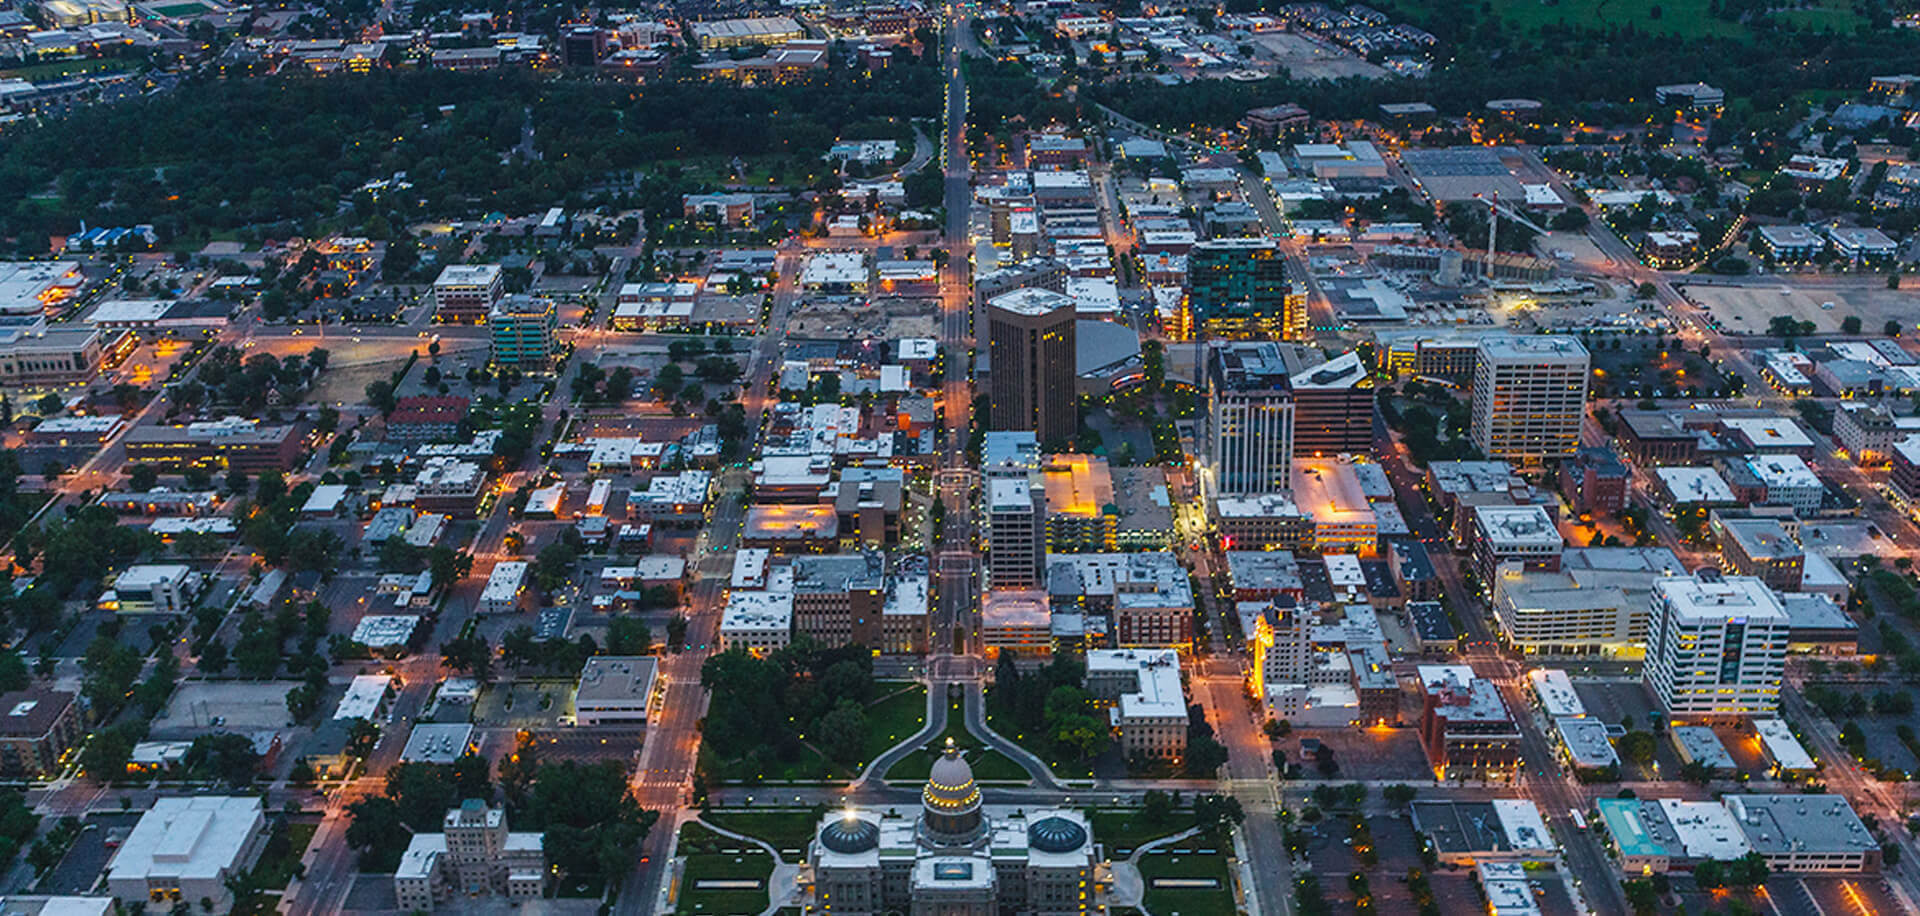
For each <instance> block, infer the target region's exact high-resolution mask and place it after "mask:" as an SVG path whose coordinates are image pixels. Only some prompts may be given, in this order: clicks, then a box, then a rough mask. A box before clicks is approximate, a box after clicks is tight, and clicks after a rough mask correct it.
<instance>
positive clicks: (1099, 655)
mask: <svg viewBox="0 0 1920 916" xmlns="http://www.w3.org/2000/svg"><path fill="white" fill-rule="evenodd" d="M1115 670H1126V671H1131V672H1133V673H1134V676H1135V678H1136V681H1137V686H1136V689H1135V690H1134V691H1132V692H1130V693H1124V694H1121V696H1120V704H1119V711H1120V717H1121V719H1122V720H1125V719H1134V718H1185V717H1186V715H1187V699H1186V695H1185V694H1184V693H1182V692H1181V688H1180V655H1179V653H1177V652H1175V651H1173V650H1172V649H1095V650H1092V651H1090V652H1088V653H1087V672H1088V673H1089V674H1092V673H1094V672H1099V671H1115Z"/></svg>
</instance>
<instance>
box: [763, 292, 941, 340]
mask: <svg viewBox="0 0 1920 916" xmlns="http://www.w3.org/2000/svg"><path fill="white" fill-rule="evenodd" d="M934 305H935V303H934V301H933V300H931V299H892V300H881V301H876V302H874V303H872V304H870V305H869V304H866V303H865V302H864V301H862V300H858V299H856V300H854V301H853V302H850V303H845V304H841V303H829V302H824V301H816V302H809V303H807V304H805V305H800V306H796V307H795V308H794V311H793V315H792V317H790V318H788V319H787V336H788V337H795V338H814V339H817V340H851V339H853V338H856V337H858V338H874V339H876V340H898V339H900V338H902V337H933V336H935V330H936V329H935V325H934Z"/></svg>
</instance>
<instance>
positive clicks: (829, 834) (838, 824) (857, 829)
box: [820, 813, 880, 854]
mask: <svg viewBox="0 0 1920 916" xmlns="http://www.w3.org/2000/svg"><path fill="white" fill-rule="evenodd" d="M820 845H822V846H825V847H827V848H828V849H831V850H833V851H834V852H838V853H846V854H850V853H858V852H866V851H868V850H870V849H873V848H875V847H877V846H879V845H880V826H879V825H878V824H875V823H874V822H872V821H869V820H862V819H861V818H858V817H855V816H854V815H853V814H851V813H849V814H848V815H847V816H846V817H843V818H840V819H839V820H836V821H834V822H833V823H831V824H828V825H827V826H825V827H822V828H820Z"/></svg>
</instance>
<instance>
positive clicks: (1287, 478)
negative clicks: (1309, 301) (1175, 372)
mask: <svg viewBox="0 0 1920 916" xmlns="http://www.w3.org/2000/svg"><path fill="white" fill-rule="evenodd" d="M1294 419H1295V416H1294V401H1293V384H1292V378H1291V377H1290V375H1289V373H1288V372H1287V366H1286V363H1285V361H1284V360H1283V359H1282V358H1281V355H1280V348H1279V347H1278V346H1276V345H1274V344H1271V343H1227V344H1218V345H1215V346H1214V347H1213V348H1212V349H1211V350H1210V351H1209V352H1208V354H1207V431H1206V443H1207V444H1206V451H1207V461H1208V464H1209V465H1210V466H1211V468H1212V470H1213V489H1214V492H1215V494H1216V495H1223V496H1244V495H1248V494H1254V493H1273V492H1277V491H1282V490H1288V489H1291V488H1292V486H1293V456H1294V447H1293V431H1294Z"/></svg>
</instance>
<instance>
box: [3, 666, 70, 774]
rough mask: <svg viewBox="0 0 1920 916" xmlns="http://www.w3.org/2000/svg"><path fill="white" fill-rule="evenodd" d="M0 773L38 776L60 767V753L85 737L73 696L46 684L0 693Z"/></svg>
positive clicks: (55, 770)
mask: <svg viewBox="0 0 1920 916" xmlns="http://www.w3.org/2000/svg"><path fill="white" fill-rule="evenodd" d="M0 710H5V712H4V714H0V773H5V774H7V775H9V776H38V775H40V774H42V773H53V772H57V771H58V770H59V769H60V755H62V754H64V753H66V752H67V749H68V748H70V747H73V746H74V745H76V744H79V743H80V739H81V738H83V737H85V736H86V726H85V725H84V724H82V722H81V713H80V706H79V704H77V703H75V702H74V695H73V694H71V693H67V692H64V691H59V690H48V689H46V688H44V687H29V688H27V689H26V690H15V691H12V692H10V693H5V694H0Z"/></svg>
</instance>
